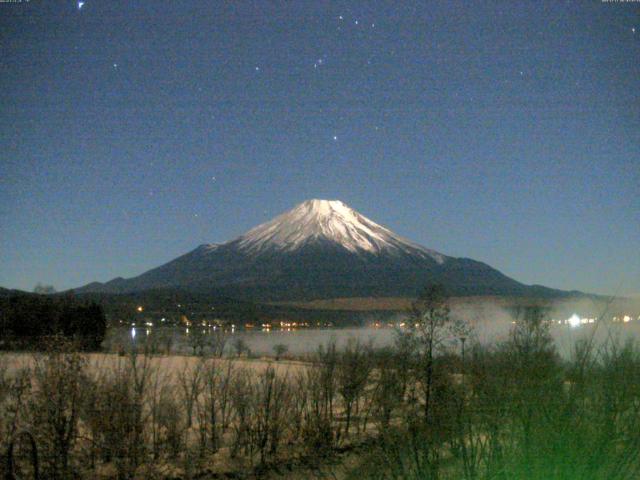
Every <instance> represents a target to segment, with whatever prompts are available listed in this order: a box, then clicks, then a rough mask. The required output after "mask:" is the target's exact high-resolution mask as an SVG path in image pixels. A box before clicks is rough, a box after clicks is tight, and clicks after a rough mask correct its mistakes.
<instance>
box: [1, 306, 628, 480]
mask: <svg viewBox="0 0 640 480" xmlns="http://www.w3.org/2000/svg"><path fill="white" fill-rule="evenodd" d="M448 312H449V310H448V308H446V306H445V305H444V304H442V303H439V301H438V299H437V298H435V299H434V298H427V299H426V300H425V301H424V302H423V304H422V309H421V310H419V315H417V316H416V317H415V318H414V319H413V320H414V322H415V323H411V325H412V327H411V328H409V329H407V330H405V331H403V332H401V333H398V335H397V338H396V341H395V343H394V344H393V346H391V347H386V348H382V349H376V348H374V347H373V346H372V345H371V344H368V343H366V342H362V341H358V340H357V339H354V340H351V341H348V342H346V343H345V344H343V346H341V347H337V346H336V345H335V344H332V343H329V344H325V345H324V346H321V347H320V348H319V349H318V350H317V351H316V352H315V353H314V354H313V355H308V356H307V359H306V361H304V362H303V361H291V360H284V359H280V360H278V361H276V360H275V359H268V358H262V359H248V358H243V357H240V358H238V357H237V356H236V355H234V356H233V358H220V357H218V356H211V355H193V356H178V355H171V356H166V355H161V354H158V353H152V352H150V351H149V350H145V349H144V348H142V347H143V346H142V345H140V347H141V349H140V350H139V351H135V350H129V351H127V352H123V353H122V355H118V354H104V353H82V352H78V351H76V350H75V349H74V348H73V345H72V344H70V343H68V342H66V341H63V340H61V339H56V340H52V341H51V343H50V344H49V345H48V347H47V348H46V349H45V350H44V351H42V352H39V353H34V354H28V353H5V354H2V355H1V356H0V407H1V408H0V439H1V440H0V442H1V443H2V444H1V445H0V448H2V449H3V450H5V451H6V449H7V448H8V447H9V444H10V439H13V441H14V449H13V451H14V455H13V456H12V458H14V460H15V465H14V466H11V469H12V470H16V471H19V472H21V473H22V477H21V478H31V477H29V471H30V469H32V468H33V467H32V463H33V462H32V461H31V458H30V456H29V454H30V451H31V448H30V446H29V442H28V441H27V440H29V439H31V438H32V439H33V440H34V441H35V445H36V447H37V451H38V457H39V465H38V466H39V470H40V472H41V473H42V475H43V477H42V478H53V479H67V478H80V479H84V478H87V479H88V478H98V479H105V480H106V479H112V478H113V479H129V478H131V479H133V478H139V479H143V478H152V479H155V478H157V479H193V478H199V479H209V478H301V479H302V478H310V477H314V478H339V479H345V480H348V479H356V478H357V479H368V478H371V479H387V478H388V479H396V478H398V479H399V478H408V479H418V478H420V479H424V478H426V479H443V480H447V479H451V480H453V479H463V480H490V479H491V480H492V479H504V480H511V479H515V480H518V479H530V480H533V479H535V480H538V479H539V480H543V479H544V480H549V479H551V480H553V479H558V480H560V479H573V478H582V479H589V480H600V479H601V480H605V479H606V480H611V479H614V480H616V479H619V480H627V479H629V480H631V479H635V478H638V475H640V453H639V452H640V408H638V404H639V402H640V349H638V347H637V344H636V343H635V341H633V340H628V341H619V340H618V339H616V338H614V336H611V335H609V336H605V337H603V338H601V339H600V340H598V342H597V343H596V342H592V341H591V339H594V338H596V337H595V335H590V336H586V337H584V338H583V339H581V340H580V341H577V342H575V344H574V345H573V348H572V352H570V354H568V355H567V356H565V357H564V358H563V357H562V356H560V354H559V353H558V350H557V346H556V343H555V342H554V340H553V338H552V336H551V334H550V324H549V323H548V322H546V321H544V318H543V315H542V313H541V310H540V309H536V308H525V309H522V310H521V311H520V313H519V314H518V316H516V317H515V320H514V323H513V325H512V328H511V331H510V333H509V334H508V336H507V338H506V339H505V341H504V342H502V343H500V344H495V345H491V346H488V345H483V344H481V343H478V342H475V341H474V340H473V335H472V332H470V331H469V329H468V325H464V324H459V323H457V322H456V321H455V320H454V319H452V318H450V317H449V313H448ZM594 332H595V330H594ZM452 338H454V339H456V338H457V339H458V340H457V342H451V341H450V340H451V339H452ZM463 339H465V340H466V342H467V343H465V342H464V341H463ZM465 347H466V348H465ZM1 468H3V469H5V470H6V469H7V468H9V467H7V466H6V465H3V466H2V467H1ZM0 473H3V474H5V473H7V472H6V471H4V472H0Z"/></svg>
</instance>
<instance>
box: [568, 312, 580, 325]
mask: <svg viewBox="0 0 640 480" xmlns="http://www.w3.org/2000/svg"><path fill="white" fill-rule="evenodd" d="M580 323H581V320H580V317H579V316H578V315H576V314H575V313H574V314H573V315H571V316H570V317H569V325H571V326H572V327H577V326H579V325H580Z"/></svg>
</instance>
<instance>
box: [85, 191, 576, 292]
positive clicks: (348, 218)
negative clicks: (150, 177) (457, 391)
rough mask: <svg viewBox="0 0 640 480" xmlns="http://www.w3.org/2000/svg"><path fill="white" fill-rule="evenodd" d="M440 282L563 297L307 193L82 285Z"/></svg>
mask: <svg viewBox="0 0 640 480" xmlns="http://www.w3.org/2000/svg"><path fill="white" fill-rule="evenodd" d="M432 283H440V284H442V285H444V286H445V287H446V288H447V291H448V292H449V293H450V294H451V295H456V296H467V295H498V296H502V295H509V296H531V297H544V298H555V297H563V296H568V295H571V294H578V292H565V291H561V290H554V289H551V288H547V287H543V286H539V285H524V284H522V283H520V282H518V281H516V280H514V279H512V278H509V277H507V276H506V275H504V274H502V273H501V272H499V271H498V270H496V269H494V268H492V267H490V266H489V265H487V264H485V263H482V262H479V261H476V260H472V259H469V258H456V257H450V256H447V255H444V254H442V253H439V252H436V251H434V250H431V249H428V248H426V247H423V246H421V245H419V244H417V243H414V242H411V241H409V240H407V239H405V238H403V237H401V236H399V235H397V234H396V233H394V232H392V231H391V230H389V229H388V228H385V227H383V226H381V225H378V224H377V223H375V222H373V221H372V220H370V219H368V218H367V217H365V216H364V215H362V214H360V213H358V212H357V211H355V210H353V209H352V208H350V207H349V206H347V205H346V204H344V203H343V202H341V201H338V200H307V201H305V202H303V203H301V204H299V205H297V206H296V207H295V208H293V209H292V210H290V211H288V212H286V213H284V214H282V215H279V216H277V217H275V218H274V219H272V220H270V221H268V222H266V223H263V224H261V225H258V226H257V227H255V228H253V229H251V230H249V231H248V232H247V233H245V234H244V235H241V236H240V237H238V238H236V239H233V240H231V241H229V242H226V243H223V244H205V245H201V246H199V247H198V248H196V249H195V250H193V251H191V252H189V253H187V254H185V255H183V256H181V257H178V258H176V259H174V260H172V261H170V262H168V263H166V264H164V265H162V266H160V267H157V268H154V269H152V270H149V271H147V272H145V273H143V274H142V275H139V276H137V277H133V278H129V279H124V278H116V279H113V280H111V281H109V282H106V283H98V282H94V283H90V284H88V285H86V286H84V287H82V288H79V289H77V290H76V292H78V293H88V292H96V293H132V292H140V291H145V290H150V289H161V288H175V289H181V290H185V291H191V292H207V293H212V294H219V295H224V296H228V297H234V298H243V299H250V300H256V301H284V300H289V301H291V300H313V299H329V298H339V297H342V298H344V297H415V296H416V295H417V294H418V293H419V291H420V290H421V289H422V288H423V287H424V286H425V285H427V284H432Z"/></svg>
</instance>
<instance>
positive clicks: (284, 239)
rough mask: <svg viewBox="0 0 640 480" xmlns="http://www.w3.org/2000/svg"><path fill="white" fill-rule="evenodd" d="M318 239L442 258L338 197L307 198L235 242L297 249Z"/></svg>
mask: <svg viewBox="0 0 640 480" xmlns="http://www.w3.org/2000/svg"><path fill="white" fill-rule="evenodd" d="M317 240H325V241H326V240H328V241H331V242H334V243H337V244H339V245H341V246H342V247H344V248H345V249H347V250H349V251H352V252H358V251H365V252H371V253H376V252H381V251H383V250H388V251H396V252H398V251H403V252H407V253H413V254H416V253H418V254H420V255H422V256H429V257H431V258H433V259H434V260H436V261H437V262H438V263H442V261H444V256H443V255H441V254H439V253H437V252H434V251H432V250H428V249H426V248H424V247H421V246H420V245H416V244H414V243H412V242H409V241H408V240H405V239H404V238H402V237H400V236H398V235H396V234H395V233H393V232H392V231H391V230H389V229H387V228H385V227H383V226H381V225H378V224H377V223H375V222H373V221H372V220H369V219H368V218H367V217H365V216H364V215H361V214H359V213H358V212H356V211H355V210H353V209H352V208H350V207H349V206H348V205H346V204H344V203H343V202H341V201H339V200H317V199H314V200H307V201H305V202H303V203H301V204H300V205H298V206H296V207H295V208H293V209H292V210H290V211H288V212H286V213H283V214H282V215H279V216H278V217H276V218H274V219H273V220H271V221H269V222H266V223H263V224H262V225H258V226H257V227H255V228H253V229H251V230H249V231H248V232H247V233H246V234H244V235H242V236H241V237H240V238H239V239H238V242H239V246H240V248H242V249H243V250H246V251H249V252H252V253H258V252H260V251H263V250H271V249H274V248H275V249H278V250H289V251H290V250H296V249H297V248H299V247H301V246H303V245H305V244H307V243H311V242H313V241H317Z"/></svg>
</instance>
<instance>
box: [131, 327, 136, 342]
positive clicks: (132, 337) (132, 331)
mask: <svg viewBox="0 0 640 480" xmlns="http://www.w3.org/2000/svg"><path fill="white" fill-rule="evenodd" d="M134 338H136V329H135V328H132V329H131V339H132V340H133V339H134Z"/></svg>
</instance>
